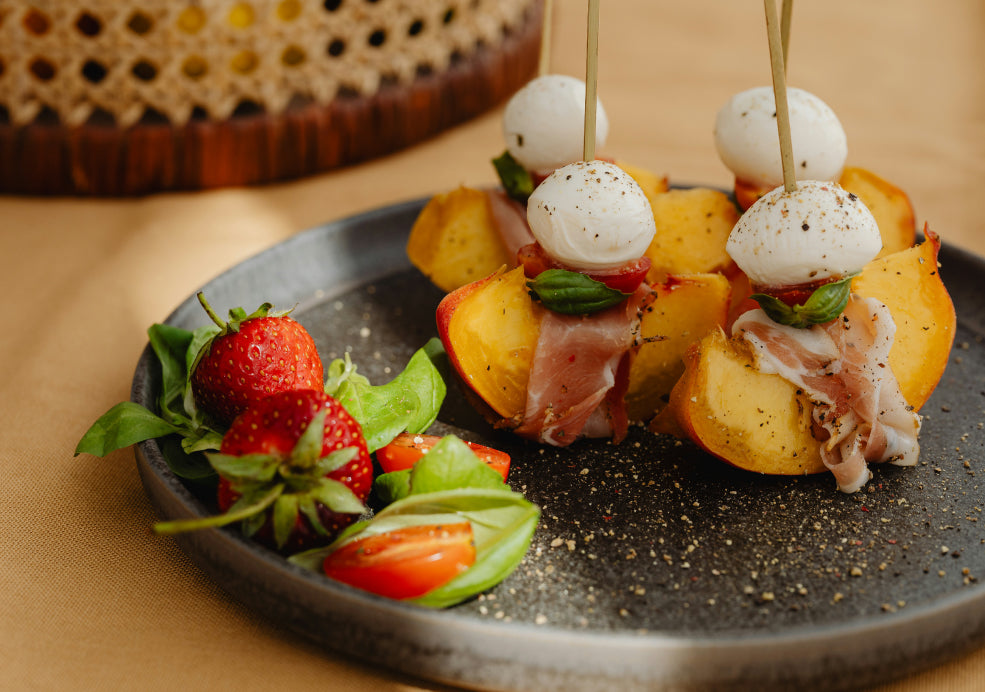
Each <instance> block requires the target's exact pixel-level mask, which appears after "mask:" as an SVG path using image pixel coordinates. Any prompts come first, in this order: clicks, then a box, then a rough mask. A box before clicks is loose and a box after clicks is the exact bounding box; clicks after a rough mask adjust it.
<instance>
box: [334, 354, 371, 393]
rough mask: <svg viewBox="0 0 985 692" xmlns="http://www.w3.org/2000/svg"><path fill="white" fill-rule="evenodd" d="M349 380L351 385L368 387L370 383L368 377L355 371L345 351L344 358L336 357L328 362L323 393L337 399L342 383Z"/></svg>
mask: <svg viewBox="0 0 985 692" xmlns="http://www.w3.org/2000/svg"><path fill="white" fill-rule="evenodd" d="M350 381H351V386H353V387H363V386H366V387H368V386H369V385H370V382H369V380H368V379H366V378H365V377H363V376H362V375H360V374H358V373H357V372H356V366H355V364H354V363H353V362H352V359H351V358H350V357H349V354H348V353H346V354H345V358H344V359H343V358H336V359H335V360H333V361H332V362H331V363H329V364H328V368H327V369H326V370H325V393H326V394H328V395H329V396H331V397H335V398H336V399H338V398H339V389H341V387H342V384H343V383H345V382H350Z"/></svg>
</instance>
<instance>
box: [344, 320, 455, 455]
mask: <svg viewBox="0 0 985 692" xmlns="http://www.w3.org/2000/svg"><path fill="white" fill-rule="evenodd" d="M443 354H444V350H443V349H442V348H441V342H440V341H438V340H437V339H432V340H431V341H429V342H428V344H427V345H426V346H424V347H423V348H421V349H418V350H417V351H416V352H415V353H414V355H413V356H411V359H410V361H408V363H407V366H406V367H405V368H404V370H403V371H402V372H401V373H400V374H399V375H397V376H396V377H395V378H394V379H393V380H391V381H390V382H388V383H387V384H384V385H379V386H373V385H371V384H369V380H367V379H366V378H365V377H362V376H361V375H357V374H356V373H355V367H354V366H352V364H351V363H349V362H348V360H346V361H341V360H335V361H333V362H332V363H331V364H329V367H328V370H329V381H330V383H331V384H326V388H325V391H326V393H328V394H330V395H331V396H334V397H335V398H336V399H338V400H339V402H340V403H341V404H342V405H343V406H344V407H345V408H346V410H347V411H348V412H349V413H350V414H351V415H352V417H353V418H355V419H356V422H358V423H359V425H360V426H361V427H362V431H363V436H364V437H365V438H366V444H367V446H368V447H369V451H370V452H374V451H376V450H377V449H379V448H380V447H383V446H385V445H387V444H389V443H390V442H392V441H393V438H394V437H396V436H397V435H399V434H400V433H402V432H405V431H406V432H411V433H418V432H423V431H425V430H427V429H428V428H429V427H430V426H431V424H432V423H434V421H435V419H436V418H437V417H438V410H439V409H440V408H441V403H442V402H443V401H444V398H445V393H446V387H445V381H444V379H442V377H441V373H440V372H439V370H438V367H437V365H436V363H435V361H436V360H437V359H439V358H440V357H442V356H443Z"/></svg>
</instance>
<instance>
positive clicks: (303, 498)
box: [298, 494, 328, 536]
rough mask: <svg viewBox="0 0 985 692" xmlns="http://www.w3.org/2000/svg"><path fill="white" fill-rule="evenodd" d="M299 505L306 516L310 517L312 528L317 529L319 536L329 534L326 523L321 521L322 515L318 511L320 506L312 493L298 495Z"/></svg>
mask: <svg viewBox="0 0 985 692" xmlns="http://www.w3.org/2000/svg"><path fill="white" fill-rule="evenodd" d="M298 507H299V508H300V509H301V512H302V513H304V516H306V517H308V522H309V523H310V524H311V528H313V529H314V530H315V533H317V534H318V535H319V536H327V535H328V529H326V528H325V525H324V524H322V523H321V515H320V514H319V513H318V506H317V505H316V504H315V500H314V498H312V497H311V495H307V494H303V495H298Z"/></svg>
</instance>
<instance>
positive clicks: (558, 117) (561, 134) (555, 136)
mask: <svg viewBox="0 0 985 692" xmlns="http://www.w3.org/2000/svg"><path fill="white" fill-rule="evenodd" d="M596 104H597V106H596V111H595V146H596V149H601V148H602V147H604V146H605V139H606V137H608V136H609V119H608V117H607V116H606V114H605V109H604V108H602V104H601V103H599V102H598V101H596ZM584 133H585V83H584V82H583V81H581V80H580V79H576V78H574V77H569V76H567V75H560V74H548V75H543V76H541V77H537V78H536V79H534V80H532V81H530V82H528V83H527V84H526V86H524V87H523V88H522V89H520V90H519V91H518V92H516V94H514V95H513V98H511V99H510V101H509V103H508V104H506V111H505V113H504V114H503V137H504V138H505V139H506V148H507V149H508V150H509V152H510V155H512V156H513V158H514V159H516V160H517V161H519V162H520V164H521V165H522V166H523V167H524V168H526V169H527V170H529V171H535V172H541V173H547V172H549V171H552V170H554V169H555V168H557V167H558V166H563V165H565V164H566V163H571V162H572V161H577V160H578V159H580V158H581V157H582V154H583V152H584V147H585V134H584Z"/></svg>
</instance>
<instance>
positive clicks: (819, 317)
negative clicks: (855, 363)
mask: <svg viewBox="0 0 985 692" xmlns="http://www.w3.org/2000/svg"><path fill="white" fill-rule="evenodd" d="M855 276H857V274H852V275H850V276H846V277H845V278H844V279H841V280H840V281H833V282H831V283H828V284H824V285H823V286H819V287H818V288H817V289H815V291H814V292H813V293H811V297H810V298H808V299H807V302H806V303H804V304H803V305H793V306H790V305H787V304H786V303H784V302H783V301H782V300H779V299H778V298H775V297H773V296H771V295H767V294H765V293H754V294H753V295H752V296H750V297H751V298H752V299H753V300H755V301H756V302H757V303H759V307H761V308H762V309H763V312H765V313H766V315H767V316H768V317H769V318H770V319H771V320H773V321H774V322H776V323H777V324H783V325H786V326H788V327H794V328H796V329H807V328H808V327H811V326H812V325H815V324H824V323H825V322H830V321H831V320H833V319H835V318H836V317H838V315H840V314H841V313H842V312H844V310H845V306H846V305H847V304H848V298H849V297H850V296H851V294H852V279H853V278H855Z"/></svg>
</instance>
